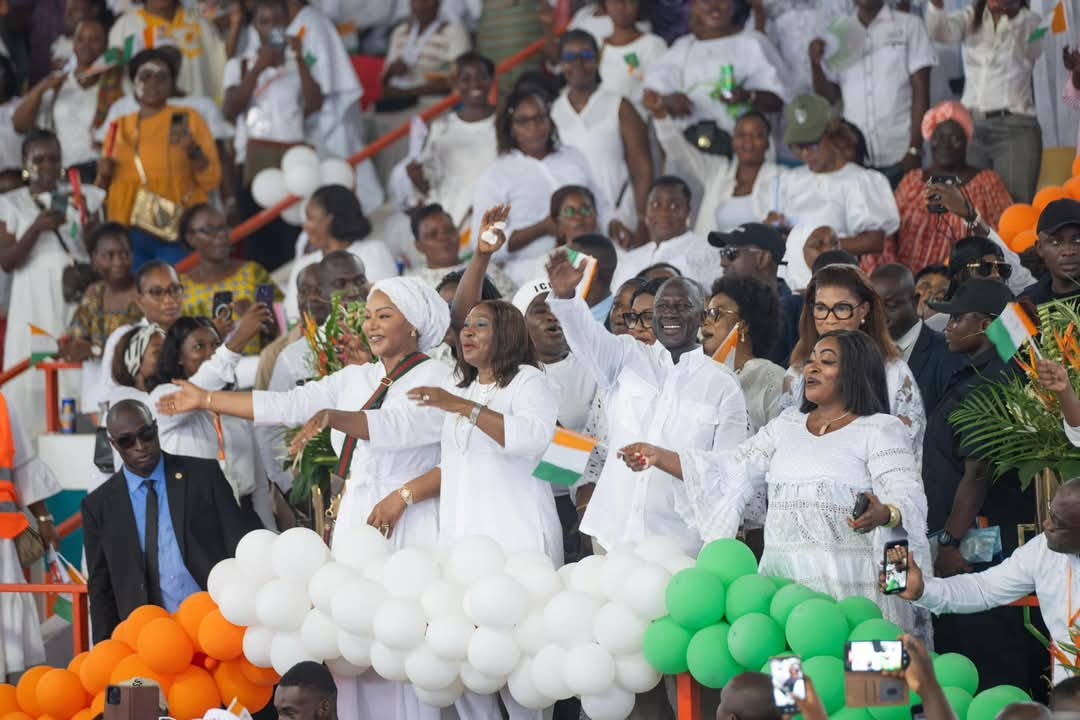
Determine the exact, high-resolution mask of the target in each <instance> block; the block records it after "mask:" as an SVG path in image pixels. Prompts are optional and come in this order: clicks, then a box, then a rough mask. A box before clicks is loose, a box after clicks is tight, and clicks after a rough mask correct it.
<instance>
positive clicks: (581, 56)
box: [562, 50, 596, 63]
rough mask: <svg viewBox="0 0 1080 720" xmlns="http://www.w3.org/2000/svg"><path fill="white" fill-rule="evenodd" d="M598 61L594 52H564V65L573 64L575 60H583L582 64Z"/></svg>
mask: <svg viewBox="0 0 1080 720" xmlns="http://www.w3.org/2000/svg"><path fill="white" fill-rule="evenodd" d="M595 59H596V53H595V52H593V51H592V50H580V51H578V52H572V51H569V50H567V51H564V52H563V54H562V61H563V62H564V63H572V62H574V61H575V60H581V61H582V62H589V61H590V60H595Z"/></svg>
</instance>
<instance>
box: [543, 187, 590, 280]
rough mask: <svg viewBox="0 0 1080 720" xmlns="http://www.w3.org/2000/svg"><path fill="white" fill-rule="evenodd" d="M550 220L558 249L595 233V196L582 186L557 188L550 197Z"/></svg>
mask: <svg viewBox="0 0 1080 720" xmlns="http://www.w3.org/2000/svg"><path fill="white" fill-rule="evenodd" d="M551 220H552V221H553V222H554V223H555V242H556V244H557V245H559V246H560V247H562V246H563V245H566V244H568V243H570V242H573V241H574V240H576V239H577V238H579V237H581V236H582V235H589V234H591V233H595V232H596V196H595V195H593V192H592V190H590V189H589V188H587V187H584V186H582V185H565V186H563V187H561V188H559V189H558V190H556V191H555V192H554V193H553V194H552V195H551ZM540 264H541V265H542V264H543V263H540ZM537 274H538V275H543V272H539V273H537Z"/></svg>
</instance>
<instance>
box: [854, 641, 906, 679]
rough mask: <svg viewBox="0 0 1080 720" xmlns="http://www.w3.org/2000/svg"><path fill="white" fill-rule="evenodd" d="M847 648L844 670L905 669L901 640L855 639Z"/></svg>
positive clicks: (879, 670)
mask: <svg viewBox="0 0 1080 720" xmlns="http://www.w3.org/2000/svg"><path fill="white" fill-rule="evenodd" d="M845 649H846V652H845V653H844V670H846V671H848V672H892V671H894V670H903V669H904V665H905V663H904V645H903V643H901V642H900V641H899V640H854V641H851V642H849V643H847V647H846V648H845Z"/></svg>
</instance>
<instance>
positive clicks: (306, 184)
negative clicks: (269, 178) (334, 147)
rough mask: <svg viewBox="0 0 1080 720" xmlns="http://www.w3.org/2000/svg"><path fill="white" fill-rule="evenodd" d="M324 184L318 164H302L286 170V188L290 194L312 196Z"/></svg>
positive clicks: (303, 196) (304, 196)
mask: <svg viewBox="0 0 1080 720" xmlns="http://www.w3.org/2000/svg"><path fill="white" fill-rule="evenodd" d="M322 184H323V181H322V171H321V170H320V169H319V166H318V165H300V166H299V167H294V168H291V169H289V170H287V171H285V189H286V190H288V191H289V194H290V195H296V196H297V197H302V198H306V197H311V194H312V193H313V192H315V191H316V190H318V189H319V188H320V187H321V186H322Z"/></svg>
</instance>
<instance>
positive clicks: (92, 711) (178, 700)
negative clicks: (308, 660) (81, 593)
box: [0, 592, 280, 720]
mask: <svg viewBox="0 0 1080 720" xmlns="http://www.w3.org/2000/svg"><path fill="white" fill-rule="evenodd" d="M243 637H244V630H243V628H239V627H236V626H235V625H232V624H231V623H229V622H228V621H227V620H225V618H224V617H223V616H222V614H221V612H220V611H219V610H218V609H217V605H215V604H214V601H213V600H212V599H211V598H210V595H209V594H208V593H205V592H200V593H196V594H194V595H191V596H190V597H188V598H187V599H186V600H184V602H183V603H182V604H181V605H180V607H179V608H177V610H176V612H175V613H174V614H172V615H170V614H169V613H168V612H166V611H165V610H164V609H162V608H160V607H157V606H154V605H143V606H142V607H140V608H137V609H135V610H134V611H133V612H132V613H131V614H130V615H129V616H128V618H127V619H126V620H124V621H123V622H122V623H120V624H119V625H117V626H116V629H115V630H114V631H113V634H112V637H111V638H110V639H108V640H103V641H101V642H99V643H97V644H96V645H94V647H93V649H92V650H90V651H88V652H83V653H79V654H78V655H76V656H75V658H74V659H72V661H71V663H70V664H69V665H68V666H67V668H52V667H47V666H45V665H39V666H37V667H33V668H30V669H29V670H27V671H26V672H25V673H23V675H22V677H21V678H20V679H19V683H18V685H15V686H12V685H0V720H42V719H43V718H48V719H49V720H91V718H93V717H95V716H97V715H98V714H99V713H101V712H103V711H104V707H105V688H106V686H107V685H111V684H116V683H120V682H123V681H124V680H130V679H131V678H135V677H139V678H145V679H149V680H153V681H154V682H156V683H157V684H158V685H159V686H160V687H161V691H162V693H164V695H165V698H166V702H167V703H168V705H169V714H170V715H171V717H174V718H176V720H193V719H194V718H201V717H202V716H203V715H204V714H205V713H206V711H207V710H209V709H210V708H217V707H221V706H222V705H223V704H225V705H227V704H229V703H230V702H232V701H233V700H234V699H235V700H236V701H237V702H238V703H239V704H240V705H243V706H244V707H246V708H247V709H248V710H249V711H251V712H255V711H257V710H261V709H262V708H263V707H265V706H266V704H267V703H268V702H269V701H270V698H271V696H272V694H273V692H274V684H275V683H277V681H278V680H279V679H280V678H279V677H278V674H277V673H275V672H274V671H273V670H267V669H264V668H259V667H256V666H254V665H252V664H251V663H250V662H248V661H247V660H246V659H244V657H243Z"/></svg>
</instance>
